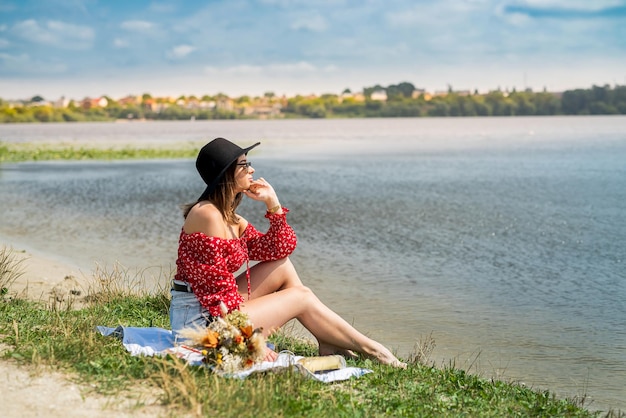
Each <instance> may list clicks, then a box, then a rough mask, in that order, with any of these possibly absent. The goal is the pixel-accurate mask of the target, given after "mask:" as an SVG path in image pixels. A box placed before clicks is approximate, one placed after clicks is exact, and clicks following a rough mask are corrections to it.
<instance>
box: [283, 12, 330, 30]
mask: <svg viewBox="0 0 626 418" xmlns="http://www.w3.org/2000/svg"><path fill="white" fill-rule="evenodd" d="M290 27H291V29H295V30H300V29H305V30H310V31H312V32H324V31H325V30H326V29H327V28H328V23H327V22H326V19H324V17H322V16H320V15H314V16H306V17H304V16H303V17H300V18H297V19H295V20H294V21H293V22H292V23H291V25H290Z"/></svg>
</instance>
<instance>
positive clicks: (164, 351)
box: [96, 326, 372, 383]
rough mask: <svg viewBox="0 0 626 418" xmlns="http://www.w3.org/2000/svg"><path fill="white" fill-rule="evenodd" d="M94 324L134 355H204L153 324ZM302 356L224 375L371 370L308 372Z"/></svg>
mask: <svg viewBox="0 0 626 418" xmlns="http://www.w3.org/2000/svg"><path fill="white" fill-rule="evenodd" d="M96 328H97V330H98V332H100V334H102V335H104V336H112V337H117V338H119V339H120V340H122V344H123V345H124V347H126V350H128V352H130V354H131V355H133V356H156V355H158V356H164V355H168V354H169V355H174V356H176V357H179V358H181V359H184V360H186V361H187V362H188V363H189V364H192V365H198V366H199V365H202V364H203V363H202V358H203V356H202V354H201V353H200V352H199V351H198V350H196V349H194V348H193V347H188V346H185V345H177V344H174V337H173V335H172V331H170V330H167V329H163V328H156V327H152V328H137V327H123V326H118V327H117V328H109V327H103V326H98V327H96ZM302 358H303V357H302V356H296V355H294V354H293V353H290V352H287V351H283V352H280V353H279V354H278V358H277V359H276V361H273V362H272V361H263V362H261V363H259V364H255V365H254V366H252V367H251V368H249V369H246V370H243V371H240V372H236V373H232V374H228V375H227V376H228V377H234V378H240V379H243V378H245V377H247V376H249V375H250V374H252V373H255V372H262V371H269V370H273V369H282V368H286V367H295V368H298V369H299V370H300V371H301V372H303V373H305V374H306V375H307V376H309V377H311V378H314V379H317V380H319V381H321V382H326V383H328V382H335V381H340V380H347V379H350V378H351V377H361V376H363V375H365V374H367V373H371V372H372V370H369V369H362V368H358V367H344V368H341V369H338V370H330V371H325V372H317V373H311V372H309V371H308V370H306V369H305V368H304V367H302V366H300V364H298V360H300V359H302Z"/></svg>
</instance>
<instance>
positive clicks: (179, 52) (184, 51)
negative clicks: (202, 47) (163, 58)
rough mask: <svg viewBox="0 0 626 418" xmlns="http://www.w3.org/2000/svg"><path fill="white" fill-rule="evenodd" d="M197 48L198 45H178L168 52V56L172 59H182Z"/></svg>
mask: <svg viewBox="0 0 626 418" xmlns="http://www.w3.org/2000/svg"><path fill="white" fill-rule="evenodd" d="M195 50H196V47H194V46H191V45H185V44H183V45H178V46H175V47H174V48H172V49H171V50H170V51H168V52H167V54H166V55H167V57H168V58H170V59H181V58H185V57H186V56H187V55H189V54H190V53H192V52H193V51H195Z"/></svg>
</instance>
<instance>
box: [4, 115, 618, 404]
mask: <svg viewBox="0 0 626 418" xmlns="http://www.w3.org/2000/svg"><path fill="white" fill-rule="evenodd" d="M216 136H224V137H226V138H229V139H231V140H233V141H235V142H237V143H239V144H240V145H242V146H244V145H249V144H252V143H253V142H256V141H257V140H260V141H261V142H262V145H261V146H260V147H259V148H257V149H255V150H254V151H253V152H252V153H251V154H250V155H249V160H250V161H252V162H253V164H254V167H255V169H256V174H255V176H263V177H265V178H266V179H267V180H269V181H270V182H271V183H272V184H273V186H274V188H275V189H276V190H277V191H278V193H279V197H280V199H281V202H282V203H283V204H284V205H285V206H287V207H289V208H290V210H291V213H290V214H289V215H288V219H289V222H290V224H291V225H292V226H293V227H294V229H295V230H296V232H297V234H298V238H299V245H298V248H297V250H296V252H295V253H294V254H293V256H292V260H293V262H294V264H295V265H296V267H297V269H298V270H299V272H300V275H301V277H302V279H303V280H304V281H305V283H306V284H307V285H309V286H310V287H311V288H313V289H314V290H315V291H316V292H317V293H318V295H319V296H320V298H321V299H322V300H323V301H325V302H326V303H327V304H328V305H329V306H330V307H332V308H333V309H335V310H336V311H337V312H339V313H340V314H341V315H342V316H343V317H344V318H346V319H347V320H348V321H350V322H353V323H354V324H355V326H356V327H357V328H358V329H360V330H362V331H363V332H365V333H366V334H368V335H370V336H372V337H374V338H375V339H377V340H379V341H382V342H384V343H386V344H387V345H388V346H390V347H391V348H393V349H396V350H397V351H398V353H399V354H400V355H401V356H406V355H408V354H409V353H410V352H412V350H413V347H414V344H415V342H416V341H418V340H424V339H426V337H428V336H432V338H433V339H434V340H435V342H436V348H435V350H434V352H433V355H432V357H431V359H432V360H433V361H434V362H435V363H436V364H437V365H448V364H451V363H452V364H454V365H455V366H456V367H460V368H465V369H469V370H470V371H472V372H476V373H480V374H481V375H483V376H485V377H491V376H495V377H499V378H503V379H505V380H513V381H518V382H524V383H525V384H526V385H528V386H532V387H534V388H538V389H549V390H551V391H552V392H554V393H556V394H557V395H558V396H561V397H574V396H582V395H585V394H586V395H587V396H588V398H590V399H591V400H592V403H591V404H590V405H588V406H589V407H590V408H591V409H603V410H606V409H608V408H614V409H622V410H624V409H626V389H625V387H626V302H625V301H626V268H625V267H626V118H625V117H550V118H463V119H453V118H448V119H430V118H429V119H367V120H363V119H358V120H289V121H206V122H199V121H196V122H154V123H118V124H115V123H108V124H107V123H89V124H49V125H46V124H40V125H35V124H30V125H0V141H4V142H34V143H55V142H64V143H72V144H75V145H77V146H79V145H83V144H89V145H98V146H104V145H106V146H118V145H121V144H125V143H133V144H135V145H141V144H150V145H168V146H171V145H172V144H181V146H182V144H184V145H185V146H187V145H188V144H189V143H194V144H196V143H197V144H198V145H202V144H204V143H205V142H207V141H208V140H210V139H212V138H214V137H216ZM202 190H203V183H202V181H201V180H200V178H199V176H198V175H197V173H196V172H195V168H194V164H193V161H192V160H154V161H132V162H41V163H20V164H3V165H1V166H0V213H1V219H0V235H2V236H3V237H5V238H6V239H7V240H9V242H14V243H16V245H18V244H21V245H26V246H28V247H29V248H33V249H37V250H39V251H43V252H47V253H50V254H52V255H54V256H55V257H58V258H59V259H61V260H63V261H69V262H71V263H72V264H74V265H79V266H81V267H82V268H84V269H85V270H86V271H89V270H90V269H93V267H94V263H98V264H101V265H105V266H106V265H112V264H114V263H115V262H120V263H122V264H123V265H125V266H127V267H129V268H139V269H142V268H148V267H154V266H156V267H159V268H162V269H163V270H165V271H169V270H171V269H172V268H173V265H174V261H175V254H176V246H177V242H176V241H177V237H178V233H179V231H180V227H181V224H182V217H181V213H180V210H179V205H180V204H182V203H185V202H189V201H192V200H195V198H197V196H198V195H199V194H200V193H201V192H202ZM240 213H241V214H243V215H244V216H245V217H246V218H248V220H250V221H251V222H252V223H253V224H255V226H257V227H259V229H263V228H265V227H266V225H267V224H266V221H265V219H264V218H263V213H264V206H263V205H262V204H260V203H258V202H252V201H244V203H243V205H242V206H241V210H240Z"/></svg>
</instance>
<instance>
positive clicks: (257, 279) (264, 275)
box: [237, 258, 356, 358]
mask: <svg viewBox="0 0 626 418" xmlns="http://www.w3.org/2000/svg"><path fill="white" fill-rule="evenodd" d="M250 277H251V280H250V282H251V283H250V296H251V299H256V298H259V297H261V296H265V295H268V294H270V293H274V292H276V291H279V290H284V289H288V288H290V287H296V286H302V281H301V280H300V277H299V276H298V273H297V272H296V269H295V267H294V266H293V264H292V263H291V261H290V260H289V258H283V259H280V260H276V261H267V262H263V263H259V264H256V265H255V266H253V267H252V268H251V269H250ZM237 285H238V287H239V293H240V294H241V295H242V296H243V297H244V299H248V281H247V279H246V273H245V272H244V273H242V274H241V275H239V277H237ZM268 332H271V330H268ZM316 338H317V340H318V344H319V353H320V355H329V354H341V355H342V356H345V357H347V358H354V357H356V355H355V354H354V353H353V352H352V351H351V350H348V349H345V348H342V347H337V346H335V345H332V344H329V343H327V342H325V341H323V340H322V339H320V337H318V336H316Z"/></svg>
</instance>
